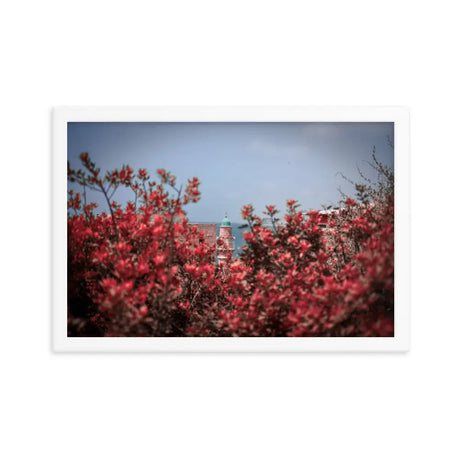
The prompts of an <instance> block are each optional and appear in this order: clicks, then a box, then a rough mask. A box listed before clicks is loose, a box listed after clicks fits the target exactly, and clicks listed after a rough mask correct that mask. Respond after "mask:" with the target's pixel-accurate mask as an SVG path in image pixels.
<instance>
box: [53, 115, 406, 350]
mask: <svg viewBox="0 0 460 460" xmlns="http://www.w3.org/2000/svg"><path fill="white" fill-rule="evenodd" d="M166 121H168V122H236V121H239V122H243V121H245V122H393V123H394V156H395V318H394V319H395V335H394V337H359V338H353V337H350V338H348V337H343V338H342V337H341V338H337V337H327V338H326V337H321V338H316V337H314V338H313V337H312V338H300V337H292V338H291V337H289V338H265V337H264V338H244V337H238V338H228V337H218V338H217V337H216V338H201V337H186V338H172V337H171V338H170V337H151V338H150V337H149V338H145V337H139V338H138V337H104V338H99V337H67V268H66V267H67V225H66V221H67V203H66V200H67V123H69V122H166ZM409 148H410V143H409V111H408V109H406V108H401V107H56V108H54V110H53V154H52V181H53V182H52V211H53V217H52V219H53V222H52V240H53V255H52V270H53V276H52V279H53V287H52V291H53V292H52V319H53V332H52V333H53V341H52V342H53V349H54V350H55V351H57V352H404V351H407V350H409V346H410V285H409V282H410V276H409V275H410V272H409V268H410V267H409V264H410V258H409V257H410V253H409V248H410V196H409V180H410V155H409Z"/></svg>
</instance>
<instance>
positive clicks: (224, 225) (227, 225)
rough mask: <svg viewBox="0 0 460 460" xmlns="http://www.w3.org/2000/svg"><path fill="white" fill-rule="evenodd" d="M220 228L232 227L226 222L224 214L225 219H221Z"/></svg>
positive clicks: (226, 218)
mask: <svg viewBox="0 0 460 460" xmlns="http://www.w3.org/2000/svg"><path fill="white" fill-rule="evenodd" d="M220 226H221V227H231V226H232V224H231V222H230V221H229V220H228V217H227V214H225V217H224V218H223V219H222V222H221V224H220Z"/></svg>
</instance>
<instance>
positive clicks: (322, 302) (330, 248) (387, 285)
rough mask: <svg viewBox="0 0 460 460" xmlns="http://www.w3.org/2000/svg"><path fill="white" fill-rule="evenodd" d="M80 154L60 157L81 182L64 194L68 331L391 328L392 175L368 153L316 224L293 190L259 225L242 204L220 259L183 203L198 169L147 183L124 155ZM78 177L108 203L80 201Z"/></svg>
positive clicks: (313, 332)
mask: <svg viewBox="0 0 460 460" xmlns="http://www.w3.org/2000/svg"><path fill="white" fill-rule="evenodd" d="M80 158H81V160H82V163H83V166H84V169H83V170H82V169H79V170H73V169H71V168H70V167H69V169H68V176H69V180H70V182H78V183H79V184H80V185H81V187H82V189H83V193H82V194H80V193H75V192H74V191H70V192H69V199H68V207H69V217H68V334H69V335H71V336H278V337H279V336H391V335H393V330H394V327H393V323H394V321H393V315H394V303H393V291H394V287H393V270H394V263H393V259H394V257H393V254H394V246H393V239H394V219H393V215H394V210H393V183H392V177H393V176H392V172H391V171H390V170H389V169H388V168H385V167H383V166H382V165H380V164H379V163H378V162H377V161H375V165H376V168H377V169H378V172H379V178H380V179H381V180H379V182H378V183H377V184H375V185H372V184H365V185H357V192H358V197H360V198H361V203H355V202H354V201H353V200H351V199H348V200H347V201H346V202H345V204H344V207H343V208H342V209H337V210H335V211H333V212H330V213H328V214H326V215H327V227H326V228H321V226H320V223H321V222H322V221H323V220H324V216H325V214H320V213H318V212H316V211H311V212H310V213H308V214H305V213H302V212H301V211H299V204H298V203H297V202H296V201H295V200H289V201H288V202H287V213H286V215H285V216H284V221H282V220H281V219H280V218H279V217H278V215H279V213H278V211H277V210H276V209H275V207H274V206H267V208H266V212H265V214H266V215H267V216H268V217H269V219H270V220H271V223H272V225H271V226H269V227H267V226H264V225H262V219H261V218H260V217H258V216H256V215H255V214H254V209H253V208H252V206H250V205H247V206H245V207H244V208H243V211H242V216H243V218H244V219H246V220H247V222H248V226H249V231H248V232H246V234H245V240H246V245H245V247H244V250H243V253H242V255H241V257H240V258H239V259H238V260H236V261H235V262H234V263H232V264H230V265H229V266H228V267H223V268H222V267H216V264H215V252H214V251H215V248H214V247H210V246H209V245H207V244H206V243H205V241H204V235H203V234H200V232H198V231H197V228H196V227H194V226H191V225H189V222H188V220H187V218H186V213H185V211H184V206H185V205H187V204H188V203H190V202H196V201H198V200H199V198H200V193H199V190H198V186H199V181H198V179H196V178H193V179H191V180H189V181H188V185H187V187H186V189H185V191H182V188H178V187H177V186H176V178H175V177H174V176H173V175H172V174H171V173H169V172H166V171H164V170H158V174H159V177H160V180H159V182H158V183H156V182H155V181H152V180H151V179H150V176H149V175H148V174H147V171H145V170H143V169H140V170H139V171H138V172H137V173H136V174H135V173H134V171H133V169H132V168H130V167H129V166H123V167H122V168H121V169H120V170H113V171H109V172H107V173H106V175H105V176H104V177H100V170H99V168H97V167H96V165H95V164H94V163H93V162H92V161H91V159H90V158H89V156H88V154H86V153H84V154H82V155H81V157H80ZM121 186H123V187H130V188H131V189H132V191H133V201H132V202H128V204H127V205H126V206H125V207H124V208H122V207H121V206H120V205H118V204H117V203H116V202H113V201H112V200H111V198H112V196H113V193H114V192H115V191H116V190H117V189H118V187H121ZM363 187H364V188H363ZM88 188H90V189H96V190H98V191H100V192H101V193H102V195H103V196H104V197H105V199H106V201H107V205H108V209H109V211H110V212H109V214H105V213H101V214H97V213H96V212H95V208H96V205H95V204H94V203H89V204H87V203H86V190H87V189H88ZM363 197H365V199H363Z"/></svg>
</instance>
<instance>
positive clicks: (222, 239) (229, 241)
mask: <svg viewBox="0 0 460 460" xmlns="http://www.w3.org/2000/svg"><path fill="white" fill-rule="evenodd" d="M234 239H235V237H234V236H232V224H231V223H230V221H229V220H228V216H227V213H225V217H224V219H223V220H222V222H221V224H220V228H219V237H218V238H217V261H218V264H219V265H222V266H225V265H228V264H229V263H230V262H231V260H232V257H233V251H234V250H235V245H234V244H233V240H234Z"/></svg>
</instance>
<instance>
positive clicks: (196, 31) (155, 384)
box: [0, 0, 460, 460]
mask: <svg viewBox="0 0 460 460" xmlns="http://www.w3.org/2000/svg"><path fill="white" fill-rule="evenodd" d="M455 6H456V2H454V1H446V0H438V1H437V2H435V3H433V2H426V1H420V0H419V1H402V0H397V1H393V0H387V1H385V2H377V1H369V0H364V1H357V0H349V1H346V2H343V1H328V0H323V1H314V2H306V1H298V2H296V1H288V0H284V1H283V2H273V1H267V0H264V1H260V2H257V1H249V0H243V1H239V0H233V1H232V2H217V1H212V0H211V1H200V0H195V1H193V2H191V1H183V2H179V1H172V0H170V1H168V2H152V1H151V0H150V1H138V0H132V1H130V2H119V1H113V0H112V1H96V0H90V1H87V0H79V1H78V2H76V1H50V0H42V1H40V2H37V1H14V2H13V1H5V2H3V3H2V6H1V7H0V8H1V11H0V46H1V48H2V51H1V64H2V67H3V69H2V70H1V72H0V80H1V84H0V113H1V115H0V116H1V124H0V127H1V128H0V130H1V137H0V139H1V155H2V156H1V168H0V175H1V180H0V187H1V194H0V196H1V203H2V218H1V223H2V225H1V230H0V231H1V241H2V252H1V254H2V255H1V260H2V268H3V270H2V272H3V273H2V277H1V286H2V293H3V298H2V302H1V304H2V306H1V317H0V341H1V344H0V345H1V348H0V349H1V354H2V357H1V368H2V371H3V372H2V377H1V378H0V386H1V391H0V420H1V423H2V427H1V428H0V433H1V438H2V440H1V442H0V456H1V457H2V458H5V459H8V460H12V459H35V458H46V459H49V460H52V459H63V458H65V459H69V460H72V459H78V460H80V459H88V460H90V459H91V460H92V459H98V460H99V459H105V458H110V459H126V458H133V459H147V458H149V459H152V458H158V459H172V458H197V459H217V458H219V459H221V458H223V459H227V458H251V459H254V458H311V459H315V460H316V459H332V458H340V459H353V460H357V459H366V460H367V459H369V458H372V459H375V460H377V459H385V460H386V459H390V458H391V459H408V458H417V459H420V458H440V459H454V458H459V455H460V449H459V445H458V440H455V436H458V425H459V424H458V418H459V411H460V405H459V391H460V385H459V384H460V380H459V376H458V362H459V359H458V349H459V347H458V344H459V338H458V334H459V326H458V325H459V320H460V302H459V300H458V289H457V286H458V264H457V261H458V260H459V256H460V254H459V246H458V227H457V226H455V225H454V222H455V219H456V217H457V215H458V213H457V209H456V208H457V206H458V204H459V203H458V196H459V193H458V190H459V188H458V186H457V185H455V182H456V181H457V180H458V177H459V161H458V157H459V154H460V152H459V135H458V133H459V102H460V92H459V85H460V83H459V82H460V78H459V77H460V72H459V67H458V40H459V39H460V37H459V36H460V33H459V29H458V21H457V20H458V14H457V13H456V11H455ZM456 42H457V44H456ZM157 104H159V105H206V104H208V105H226V104H235V105H278V104H279V105H291V104H293V105H405V106H409V107H410V108H411V114H412V185H411V189H412V223H413V228H412V251H413V252H412V281H413V285H412V287H413V296H412V350H411V352H410V353H408V354H402V355H373V354H368V355H366V354H361V355H339V354H329V355H300V356H296V355H288V356H284V355H265V356H257V355H250V356H248V355H241V356H239V355H230V356H228V355H210V356H207V355H192V356H185V355H109V356H106V355H55V354H53V353H51V351H50V237H49V235H50V205H49V203H50V108H51V107H52V106H53V105H157Z"/></svg>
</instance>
